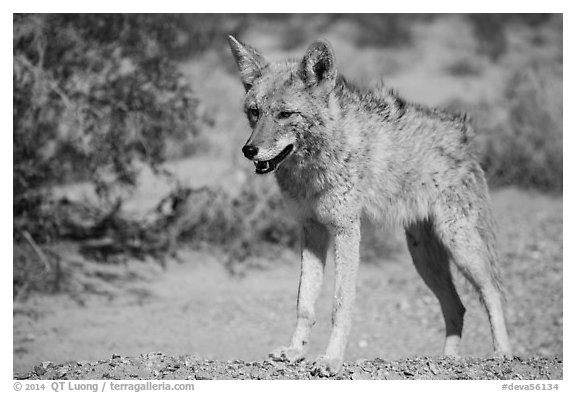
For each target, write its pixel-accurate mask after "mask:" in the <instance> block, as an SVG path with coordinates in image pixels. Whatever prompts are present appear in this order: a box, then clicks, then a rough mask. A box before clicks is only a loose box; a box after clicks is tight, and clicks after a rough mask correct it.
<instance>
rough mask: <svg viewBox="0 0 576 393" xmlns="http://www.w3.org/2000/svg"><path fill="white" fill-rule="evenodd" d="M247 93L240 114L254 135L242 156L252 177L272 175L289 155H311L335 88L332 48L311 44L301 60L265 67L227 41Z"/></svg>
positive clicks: (248, 49) (250, 52) (250, 53)
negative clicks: (311, 142)
mask: <svg viewBox="0 0 576 393" xmlns="http://www.w3.org/2000/svg"><path fill="white" fill-rule="evenodd" d="M229 43H230V47H231V49H232V54H233V55H234V58H235V60H236V63H237V65H238V69H239V70H240V78H241V79H242V83H243V84H244V88H245V89H246V98H245V102H244V110H245V112H246V115H247V117H248V121H249V122H250V126H251V127H252V135H250V138H249V139H248V141H247V142H246V144H245V145H244V147H243V148H242V152H243V153H244V155H245V156H246V158H248V159H249V160H252V161H253V162H254V165H255V166H256V173H259V174H263V173H268V172H272V171H273V170H274V169H276V168H277V167H278V165H280V164H281V163H282V162H284V161H285V160H287V159H289V157H291V156H304V155H306V154H310V153H311V152H310V151H306V150H308V149H306V148H305V147H304V146H303V145H304V141H305V140H307V139H308V140H311V139H314V136H315V134H316V135H317V134H318V133H319V132H320V131H321V130H320V128H322V127H325V120H326V119H327V118H329V108H328V107H329V96H330V93H331V92H332V90H334V87H335V85H336V68H335V65H334V63H335V59H334V52H333V50H332V48H331V47H330V44H329V43H327V42H326V41H323V40H320V41H317V42H314V43H313V44H312V45H311V46H310V47H309V48H308V50H307V51H306V53H305V55H304V57H303V59H302V60H300V61H297V60H296V61H287V62H282V63H270V62H268V61H267V60H266V59H265V58H264V57H263V56H262V55H261V54H260V53H259V52H258V51H257V50H255V49H254V48H251V47H250V46H248V45H245V44H242V43H241V42H239V41H238V40H236V39H235V38H234V37H232V36H230V37H229Z"/></svg>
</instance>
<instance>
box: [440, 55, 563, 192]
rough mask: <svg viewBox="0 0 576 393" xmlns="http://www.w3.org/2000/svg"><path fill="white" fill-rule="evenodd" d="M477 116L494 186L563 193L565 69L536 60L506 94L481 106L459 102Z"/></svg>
mask: <svg viewBox="0 0 576 393" xmlns="http://www.w3.org/2000/svg"><path fill="white" fill-rule="evenodd" d="M447 107H448V109H450V110H452V111H455V112H467V113H469V114H470V115H471V119H472V122H473V126H474V129H475V130H476V133H477V138H476V144H477V148H478V153H479V158H480V160H481V164H482V167H483V168H484V170H485V171H486V176H487V178H488V181H489V183H490V185H491V186H493V187H501V186H519V187H522V188H528V189H537V190H539V191H544V192H553V193H555V192H562V188H563V180H562V176H563V166H562V164H563V148H562V139H563V138H562V133H563V131H562V129H563V128H562V112H563V109H562V107H563V103H562V65H561V64H557V63H554V62H551V61H545V62H535V63H532V64H528V65H526V67H524V68H522V69H520V70H517V71H515V72H512V73H511V75H510V77H509V79H508V81H507V82H506V86H505V89H504V92H503V96H502V97H501V98H500V99H498V100H496V101H494V102H483V103H480V104H477V105H470V104H467V105H466V104H464V103H462V102H461V101H454V102H451V103H449V104H448V105H447Z"/></svg>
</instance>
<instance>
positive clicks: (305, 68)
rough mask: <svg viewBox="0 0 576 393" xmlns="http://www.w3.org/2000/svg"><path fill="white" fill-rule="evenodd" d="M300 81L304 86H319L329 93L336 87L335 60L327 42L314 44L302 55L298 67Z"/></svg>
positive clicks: (321, 41)
mask: <svg viewBox="0 0 576 393" xmlns="http://www.w3.org/2000/svg"><path fill="white" fill-rule="evenodd" d="M300 71H301V74H302V79H303V80H304V83H306V86H308V87H314V86H321V87H323V88H325V89H326V90H327V91H331V90H332V89H333V88H334V86H335V85H336V74H337V73H336V58H335V56H334V50H333V49H332V46H331V45H330V43H329V42H328V41H325V40H318V41H316V42H314V43H313V44H312V45H310V47H308V50H307V51H306V54H305V55H304V59H302V64H301V65H300Z"/></svg>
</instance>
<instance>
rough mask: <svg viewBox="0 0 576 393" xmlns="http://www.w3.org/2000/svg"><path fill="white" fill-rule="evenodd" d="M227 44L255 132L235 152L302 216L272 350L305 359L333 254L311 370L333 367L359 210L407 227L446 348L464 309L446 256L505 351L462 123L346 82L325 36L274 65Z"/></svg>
mask: <svg viewBox="0 0 576 393" xmlns="http://www.w3.org/2000/svg"><path fill="white" fill-rule="evenodd" d="M230 47H231V49H232V53H233V55H234V58H235V60H236V63H237V65H238V69H239V71H240V78H241V80H242V83H243V84H244V88H245V90H246V96H245V99H244V111H245V112H246V116H247V117H248V121H249V123H250V126H251V128H252V134H251V136H250V138H249V139H248V141H247V142H246V145H245V146H244V147H243V148H242V152H243V153H244V155H245V156H246V158H248V159H250V160H252V161H253V162H254V165H255V167H256V173H259V174H264V173H269V172H272V171H274V172H275V175H276V179H277V181H278V184H279V186H280V189H281V191H282V193H283V195H284V196H285V198H286V200H287V201H288V205H289V206H290V207H291V208H292V209H293V212H294V215H295V217H297V218H298V220H299V221H300V222H301V224H302V271H301V276H300V286H299V290H298V303H297V316H298V317H297V322H296V329H295V331H294V334H293V336H292V340H291V342H290V344H289V345H288V346H286V347H281V348H278V349H277V350H275V351H273V352H272V353H271V356H272V357H273V358H275V359H278V360H288V361H297V360H301V359H303V358H304V356H305V354H306V349H307V344H308V339H309V337H310V330H311V328H312V326H313V325H314V323H315V318H316V315H315V310H314V309H315V307H314V305H315V302H316V299H317V297H318V295H319V293H320V288H321V285H322V279H323V272H324V266H325V262H326V256H327V254H328V253H331V254H332V255H333V257H334V263H335V279H336V283H335V291H334V304H333V311H332V333H331V335H330V341H329V343H328V347H327V349H326V353H325V355H323V356H321V357H320V358H319V359H318V360H317V361H316V363H315V370H316V371H317V372H319V373H321V374H334V373H336V372H338V370H340V368H341V366H342V360H343V357H344V351H345V348H346V343H347V340H348V334H349V332H350V327H351V312H352V309H353V304H354V297H355V287H356V275H357V270H358V262H359V244H360V218H361V217H362V216H367V217H369V218H371V219H373V220H376V221H379V222H382V223H386V224H397V225H402V226H403V227H404V228H405V232H406V239H407V242H408V248H409V250H410V254H411V255H412V259H413V261H414V265H415V266H416V270H417V271H418V273H419V274H420V276H421V277H422V278H423V279H424V281H425V283H426V284H427V285H428V287H429V288H430V290H432V292H433V293H434V294H435V295H436V297H437V298H438V300H439V302H440V307H441V309H442V314H443V316H444V322H445V327H446V337H445V341H444V354H446V355H457V354H458V347H459V344H460V338H461V335H462V327H463V321H464V312H465V308H464V306H463V304H462V302H461V300H460V297H459V295H458V292H457V291H456V288H455V286H454V283H453V280H452V275H451V271H450V264H451V263H453V264H454V265H455V266H456V267H457V268H458V269H459V270H460V271H461V272H462V273H463V275H464V276H465V277H466V278H467V279H468V280H469V281H471V283H472V284H473V287H474V288H476V289H477V290H478V292H479V294H480V297H481V299H482V301H483V303H484V305H485V307H486V310H487V312H488V316H489V320H490V326H491V330H492V337H493V345H494V349H495V351H496V352H497V353H499V354H502V355H508V354H510V352H511V349H510V344H509V341H508V333H507V331H506V325H505V320H504V312H503V306H502V294H501V284H500V279H499V275H498V269H497V259H498V258H497V253H496V250H495V247H494V242H495V239H494V234H493V232H492V219H491V213H490V207H489V202H488V190H487V187H486V181H485V178H484V173H483V171H482V169H481V168H480V166H479V165H478V163H477V161H476V160H475V158H474V150H473V148H472V145H471V140H472V137H473V132H472V128H471V127H470V125H469V123H468V121H467V119H466V118H465V117H463V116H459V115H451V114H448V113H446V112H442V111H440V110H436V109H428V108H425V107H422V106H419V105H414V104H410V103H407V102H406V101H404V100H403V99H402V98H400V97H399V96H398V95H397V94H396V93H395V92H394V91H392V90H389V89H386V88H383V87H382V88H379V89H375V90H367V89H362V88H359V87H356V86H354V85H353V84H350V83H349V82H347V81H346V80H345V79H344V78H343V77H341V76H340V75H338V73H337V70H336V61H335V55H334V51H333V49H332V47H331V46H330V44H329V43H328V42H326V41H323V40H320V41H317V42H315V43H313V44H312V45H311V46H310V47H309V48H308V50H307V51H306V53H305V54H304V56H303V58H302V59H300V60H290V61H284V62H279V63H276V62H269V61H268V60H266V59H265V58H264V57H263V56H262V55H261V54H260V53H259V52H258V51H257V50H255V49H254V48H251V47H250V46H248V45H245V44H242V43H240V42H239V41H238V40H236V39H235V38H233V37H230Z"/></svg>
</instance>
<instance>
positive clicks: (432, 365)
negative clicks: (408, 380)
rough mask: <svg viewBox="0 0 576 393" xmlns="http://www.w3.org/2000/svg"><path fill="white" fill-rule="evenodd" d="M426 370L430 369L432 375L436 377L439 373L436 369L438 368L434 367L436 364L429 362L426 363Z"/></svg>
mask: <svg viewBox="0 0 576 393" xmlns="http://www.w3.org/2000/svg"><path fill="white" fill-rule="evenodd" d="M428 368H429V369H430V371H431V372H432V374H434V375H437V374H438V373H439V372H440V369H438V366H436V364H434V363H432V362H430V361H429V362H428Z"/></svg>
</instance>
